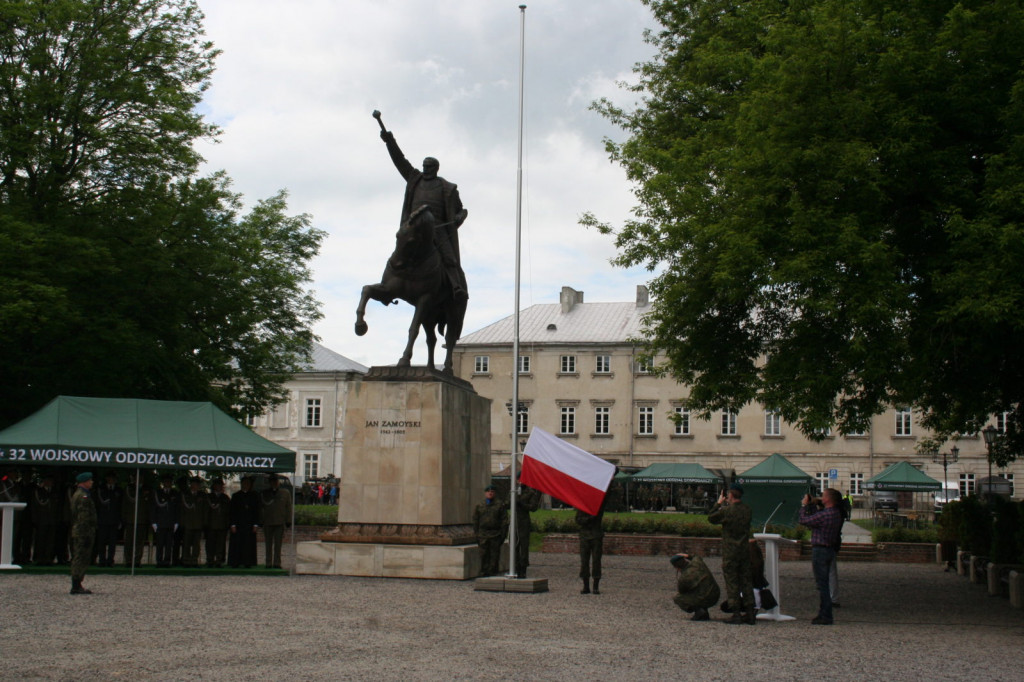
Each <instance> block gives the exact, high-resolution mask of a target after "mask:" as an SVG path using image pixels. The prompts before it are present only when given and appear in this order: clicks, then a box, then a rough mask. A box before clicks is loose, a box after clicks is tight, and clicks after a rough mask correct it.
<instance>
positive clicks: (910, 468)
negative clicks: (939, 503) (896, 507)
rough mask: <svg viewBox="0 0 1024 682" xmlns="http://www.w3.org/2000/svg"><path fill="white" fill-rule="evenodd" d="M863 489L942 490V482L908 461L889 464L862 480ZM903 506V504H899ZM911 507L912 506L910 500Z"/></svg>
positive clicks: (906, 491) (905, 491)
mask: <svg viewBox="0 0 1024 682" xmlns="http://www.w3.org/2000/svg"><path fill="white" fill-rule="evenodd" d="M864 489H865V490H868V491H870V492H871V493H874V492H875V491H878V490H888V491H891V492H900V493H918V492H935V491H938V490H942V483H940V482H939V481H936V480H935V479H934V478H932V477H931V476H929V475H928V474H926V473H924V472H923V471H921V470H920V469H918V468H917V467H915V466H914V465H913V464H911V463H910V462H906V461H903V462H896V463H894V464H890V465H889V466H887V467H886V468H885V469H883V470H882V471H881V472H879V473H877V474H875V475H874V476H872V477H871V478H869V479H868V480H866V481H864ZM900 507H903V504H902V503H901V504H900ZM911 508H914V504H913V501H911Z"/></svg>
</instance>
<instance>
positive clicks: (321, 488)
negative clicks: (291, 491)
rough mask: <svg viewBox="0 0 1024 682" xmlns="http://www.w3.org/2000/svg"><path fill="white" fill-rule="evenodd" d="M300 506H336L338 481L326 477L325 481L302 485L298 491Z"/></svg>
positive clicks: (314, 481) (309, 482)
mask: <svg viewBox="0 0 1024 682" xmlns="http://www.w3.org/2000/svg"><path fill="white" fill-rule="evenodd" d="M299 499H300V500H302V504H333V505H337V504H338V480H337V479H335V478H333V477H328V478H327V479H325V480H311V481H306V482H305V483H303V484H302V487H301V488H300V489H299Z"/></svg>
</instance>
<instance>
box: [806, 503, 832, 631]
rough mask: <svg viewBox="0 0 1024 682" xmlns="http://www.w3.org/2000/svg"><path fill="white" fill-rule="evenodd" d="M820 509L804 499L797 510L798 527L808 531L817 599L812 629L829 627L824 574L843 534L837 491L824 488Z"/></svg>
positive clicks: (829, 599) (829, 608)
mask: <svg viewBox="0 0 1024 682" xmlns="http://www.w3.org/2000/svg"><path fill="white" fill-rule="evenodd" d="M821 501H822V504H823V505H824V508H821V507H818V506H817V505H816V504H812V501H811V496H810V495H804V501H803V504H804V508H803V509H801V510H800V523H801V524H803V525H805V526H807V527H808V528H810V529H811V567H812V569H813V570H814V582H815V583H817V585H818V594H819V596H820V599H819V605H818V615H817V617H815V618H814V619H813V620H812V621H811V623H813V624H814V625H831V624H832V595H831V593H830V592H829V587H828V574H829V571H830V570H831V569H832V564H833V563H834V562H835V560H836V552H837V551H838V550H839V544H840V542H841V540H840V534H841V533H842V530H843V509H842V506H841V505H842V495H840V494H839V491H838V490H835V489H833V488H826V489H825V492H824V493H822V495H821Z"/></svg>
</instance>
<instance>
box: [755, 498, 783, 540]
mask: <svg viewBox="0 0 1024 682" xmlns="http://www.w3.org/2000/svg"><path fill="white" fill-rule="evenodd" d="M785 503H786V501H785V500H783V501H782V502H779V503H778V504H777V505H775V509H773V510H772V513H771V514H769V515H768V518H767V519H765V522H764V528H762V529H761V532H762V533H767V532H768V524H769V523H770V522H771V520H772V517H773V516H775V512H777V511H779V507H781V506H782V505H784V504H785Z"/></svg>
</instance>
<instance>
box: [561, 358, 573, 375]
mask: <svg viewBox="0 0 1024 682" xmlns="http://www.w3.org/2000/svg"><path fill="white" fill-rule="evenodd" d="M560 366H561V372H562V374H575V373H576V356H575V355H563V356H562V363H561V365H560Z"/></svg>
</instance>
